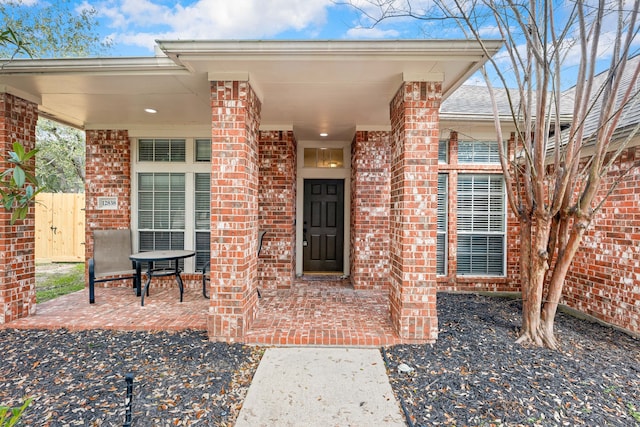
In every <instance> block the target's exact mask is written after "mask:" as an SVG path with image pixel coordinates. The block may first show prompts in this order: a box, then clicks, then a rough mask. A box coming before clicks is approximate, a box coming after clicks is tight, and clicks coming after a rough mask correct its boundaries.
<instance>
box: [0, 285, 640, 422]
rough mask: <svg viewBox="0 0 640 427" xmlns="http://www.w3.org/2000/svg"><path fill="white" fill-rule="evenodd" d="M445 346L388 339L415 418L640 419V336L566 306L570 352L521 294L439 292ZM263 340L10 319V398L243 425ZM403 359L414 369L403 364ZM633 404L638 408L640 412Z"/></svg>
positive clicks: (4, 359) (33, 415)
mask: <svg viewBox="0 0 640 427" xmlns="http://www.w3.org/2000/svg"><path fill="white" fill-rule="evenodd" d="M438 313H439V328H440V333H439V338H438V341H437V342H436V343H435V344H433V345H400V346H394V347H389V348H386V349H383V356H385V358H386V360H387V362H388V367H389V377H390V380H391V385H392V388H393V389H394V392H395V393H396V396H397V397H398V398H399V400H400V401H401V403H402V405H403V407H404V409H405V411H406V414H407V415H408V417H407V418H408V420H409V423H410V425H411V426H438V425H440V426H545V427H546V426H563V425H567V426H640V342H639V341H638V340H637V339H634V338H632V337H630V336H629V335H625V334H623V333H621V332H618V331H615V330H613V329H611V328H606V327H602V326H600V325H598V324H593V323H589V322H587V321H584V320H578V319H575V318H572V317H569V316H567V315H564V314H559V315H558V318H557V325H556V326H557V327H556V329H557V334H558V337H559V339H560V340H561V342H562V349H561V350H560V351H551V350H546V349H539V348H531V347H527V346H521V345H518V344H515V342H514V341H515V339H516V338H517V333H518V327H519V325H520V303H519V302H518V301H516V300H509V299H500V298H495V297H485V296H477V295H450V294H440V295H438ZM263 350H264V349H262V348H259V347H247V346H243V345H240V344H226V343H212V342H209V341H207V336H206V334H205V333H203V332H194V331H186V332H180V333H166V332H158V333H149V332H118V331H102V330H93V331H77V332H70V331H67V330H56V331H50V330H46V331H44V330H30V331H24V330H12V329H4V330H0V404H2V405H10V406H18V405H20V404H21V403H22V401H23V400H24V399H25V398H27V397H33V398H34V401H33V403H32V404H31V406H30V407H29V409H28V411H27V413H26V415H25V417H24V423H23V425H28V426H76V425H77V426H122V425H123V424H124V421H125V409H126V406H125V397H126V382H125V375H126V374H129V373H131V374H133V376H134V388H133V400H132V425H133V426H169V425H171V426H174V425H176V426H178V425H179V426H183V425H189V426H190V425H202V426H231V425H233V423H234V422H235V419H236V418H237V416H238V413H239V411H240V408H241V406H242V402H243V400H244V396H245V395H246V392H247V390H248V387H249V385H250V382H251V379H252V378H253V374H254V373H255V370H256V369H257V365H258V363H259V360H260V357H261V355H262V352H263ZM400 364H405V365H408V367H409V368H410V369H413V370H412V371H411V372H408V373H404V372H399V370H398V367H399V365H400ZM634 417H635V418H634Z"/></svg>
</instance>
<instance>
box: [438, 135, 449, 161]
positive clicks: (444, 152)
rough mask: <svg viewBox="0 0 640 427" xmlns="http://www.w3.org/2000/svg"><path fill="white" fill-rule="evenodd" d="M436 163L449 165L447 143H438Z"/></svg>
mask: <svg viewBox="0 0 640 427" xmlns="http://www.w3.org/2000/svg"><path fill="white" fill-rule="evenodd" d="M438 163H449V141H447V140H441V141H438Z"/></svg>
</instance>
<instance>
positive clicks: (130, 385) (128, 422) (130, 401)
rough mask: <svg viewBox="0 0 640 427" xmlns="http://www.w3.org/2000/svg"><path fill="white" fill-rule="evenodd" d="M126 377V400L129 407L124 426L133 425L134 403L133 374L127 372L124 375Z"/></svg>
mask: <svg viewBox="0 0 640 427" xmlns="http://www.w3.org/2000/svg"><path fill="white" fill-rule="evenodd" d="M124 379H125V381H126V382H127V398H126V399H125V401H124V403H125V405H126V406H127V409H126V412H125V414H124V424H123V425H122V427H131V406H132V404H133V374H126V375H125V376H124Z"/></svg>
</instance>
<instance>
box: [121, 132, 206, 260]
mask: <svg viewBox="0 0 640 427" xmlns="http://www.w3.org/2000/svg"><path fill="white" fill-rule="evenodd" d="M137 154H138V162H136V163H134V165H133V167H134V175H133V176H134V177H135V179H134V182H133V184H134V186H135V187H134V191H133V194H135V195H136V197H135V200H134V201H133V208H134V209H135V210H134V212H135V215H136V216H135V218H134V221H133V224H132V226H133V228H134V229H135V231H136V232H137V247H138V250H140V251H149V250H164V249H174V250H176V249H187V250H195V251H196V256H195V257H194V258H187V259H185V260H181V261H180V264H181V268H183V269H184V271H187V272H193V271H196V270H199V269H201V268H202V267H203V266H204V264H205V263H206V262H207V261H208V260H209V258H210V244H209V240H210V231H209V228H210V222H211V220H210V209H211V208H210V198H211V196H210V194H211V174H210V169H211V163H210V159H211V140H209V139H191V138H182V139H161V138H156V139H153V138H145V139H139V140H138V141H137ZM157 266H158V267H168V264H166V263H165V264H163V263H157Z"/></svg>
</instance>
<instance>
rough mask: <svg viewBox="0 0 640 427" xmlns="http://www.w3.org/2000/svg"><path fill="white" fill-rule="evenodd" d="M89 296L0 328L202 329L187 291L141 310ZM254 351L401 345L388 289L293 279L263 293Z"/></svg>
mask: <svg viewBox="0 0 640 427" xmlns="http://www.w3.org/2000/svg"><path fill="white" fill-rule="evenodd" d="M96 294H97V295H96V303H95V304H89V302H88V301H89V300H88V290H87V289H84V290H82V291H79V292H75V293H72V294H69V295H65V296H62V297H59V298H56V299H54V300H51V301H47V302H45V303H42V304H38V309H37V314H35V315H33V316H29V317H23V318H21V319H18V320H14V321H12V322H9V323H6V324H4V325H0V328H16V329H59V328H67V329H70V330H86V329H115V330H130V331H133V330H142V331H179V330H185V329H193V330H202V331H203V332H205V333H206V331H207V313H208V309H209V300H207V299H204V298H203V297H202V294H201V291H200V289H198V288H196V287H192V286H188V287H187V288H186V289H185V293H184V301H183V302H182V303H180V302H179V297H178V289H177V287H175V286H172V287H168V288H158V287H156V288H153V287H152V289H151V294H150V297H148V298H147V299H145V306H144V307H141V306H140V299H139V298H137V297H136V296H135V293H134V292H133V290H132V289H131V288H128V287H111V288H100V289H98V290H97V292H96ZM243 341H244V342H245V343H247V344H258V345H341V346H368V347H371V346H380V345H392V344H397V343H399V342H400V339H399V338H398V336H397V334H396V333H395V332H394V331H393V327H392V324H391V319H390V316H389V298H388V295H387V292H386V291H381V290H354V289H353V287H351V286H350V284H349V283H348V281H336V280H309V279H302V280H297V281H296V282H295V283H294V284H293V286H292V287H291V289H286V290H264V291H262V298H261V299H260V302H259V303H258V312H257V316H256V319H255V321H254V322H253V324H252V325H251V328H250V330H249V331H248V333H247V334H246V336H245V339H244V340H243Z"/></svg>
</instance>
